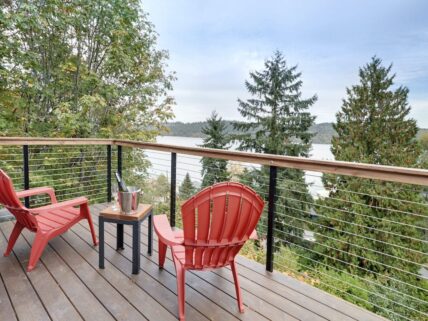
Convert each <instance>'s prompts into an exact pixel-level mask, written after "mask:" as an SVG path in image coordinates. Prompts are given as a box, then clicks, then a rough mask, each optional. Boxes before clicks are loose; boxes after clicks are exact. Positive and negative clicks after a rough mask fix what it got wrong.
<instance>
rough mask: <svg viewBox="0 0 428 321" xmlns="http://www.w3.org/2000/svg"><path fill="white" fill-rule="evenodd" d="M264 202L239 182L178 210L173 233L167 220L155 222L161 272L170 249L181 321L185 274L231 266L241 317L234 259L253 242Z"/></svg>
mask: <svg viewBox="0 0 428 321" xmlns="http://www.w3.org/2000/svg"><path fill="white" fill-rule="evenodd" d="M263 207H264V201H263V200H262V198H261V197H260V196H259V195H257V194H256V192H255V191H254V190H252V189H251V188H249V187H247V186H245V185H242V184H239V183H231V182H225V183H219V184H215V185H213V186H211V187H208V188H206V189H204V190H202V191H200V192H199V193H198V194H196V195H195V196H193V197H191V198H190V199H189V200H187V201H186V202H185V203H184V204H183V205H182V206H181V215H182V218H183V231H181V230H177V229H176V230H172V229H171V227H170V224H169V222H168V218H167V216H166V215H157V216H155V217H154V228H155V231H156V233H157V235H158V238H159V268H163V265H164V263H165V255H166V250H167V246H170V247H171V252H172V257H173V260H174V265H175V270H176V275H177V293H178V311H179V317H180V320H182V321H184V320H185V317H184V305H185V294H184V288H185V272H186V270H206V269H215V268H221V267H224V266H227V265H230V267H231V269H232V273H233V279H234V281H235V290H236V296H237V299H238V308H239V311H240V312H241V313H243V312H244V306H243V304H242V297H241V289H240V287H239V281H238V273H237V271H236V263H235V256H236V255H237V254H238V252H239V250H240V249H241V248H242V246H243V245H244V243H245V242H246V241H247V240H248V239H255V238H257V233H256V231H255V227H256V225H257V222H258V221H259V218H260V215H261V213H262V211H263Z"/></svg>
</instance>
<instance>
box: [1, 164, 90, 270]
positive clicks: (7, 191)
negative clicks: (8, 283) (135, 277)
mask: <svg viewBox="0 0 428 321" xmlns="http://www.w3.org/2000/svg"><path fill="white" fill-rule="evenodd" d="M40 194H48V195H49V196H50V199H51V203H52V204H50V205H47V206H43V207H39V208H31V209H29V208H26V207H25V206H24V205H22V203H21V202H20V201H19V199H20V198H24V197H27V196H33V195H40ZM0 204H1V205H3V206H4V207H5V208H7V209H8V210H9V211H10V212H11V213H12V214H13V215H14V216H15V217H16V223H15V226H14V228H13V230H12V233H11V234H10V237H9V243H8V245H7V249H6V252H4V255H5V256H8V255H9V254H10V252H11V251H12V249H13V246H14V245H15V242H16V240H17V239H18V237H19V235H20V234H21V232H22V230H23V229H24V228H27V229H29V230H30V231H32V232H35V233H36V237H35V239H34V242H33V246H32V248H31V254H30V261H29V262H28V267H27V271H28V272H30V271H31V270H32V269H34V267H35V266H36V264H37V261H38V260H39V258H40V256H41V255H42V253H43V250H44V248H45V247H46V245H47V243H48V242H49V240H51V239H53V238H54V237H56V236H58V235H60V234H62V233H64V232H66V231H67V230H68V229H69V228H70V227H72V226H73V225H74V224H76V223H77V222H79V221H80V220H82V219H87V220H88V222H89V227H90V229H91V233H92V241H93V242H94V245H97V244H98V242H97V238H96V236H95V230H94V225H93V224H92V218H91V214H90V212H89V205H88V200H87V199H86V198H85V197H78V198H76V199H73V200H69V201H65V202H61V203H58V202H57V199H56V196H55V191H54V189H53V188H51V187H38V188H33V189H29V190H25V191H21V192H16V191H15V189H14V187H13V183H12V180H11V179H10V178H9V176H7V174H6V173H5V172H4V171H2V170H1V169H0ZM76 206H79V208H76Z"/></svg>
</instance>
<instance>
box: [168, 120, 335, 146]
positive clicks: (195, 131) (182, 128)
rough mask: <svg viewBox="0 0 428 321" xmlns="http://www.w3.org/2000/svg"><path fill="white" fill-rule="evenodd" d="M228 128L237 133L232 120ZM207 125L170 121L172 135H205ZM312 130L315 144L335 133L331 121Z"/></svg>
mask: <svg viewBox="0 0 428 321" xmlns="http://www.w3.org/2000/svg"><path fill="white" fill-rule="evenodd" d="M225 123H226V130H227V133H228V134H234V133H237V132H236V131H235V130H234V129H233V126H232V122H231V121H228V120H226V121H225ZM204 126H206V122H195V123H182V122H173V123H168V124H167V127H168V128H169V133H168V134H167V135H170V136H184V137H204V135H203V134H202V128H203V127H204ZM311 131H312V132H314V133H316V135H315V137H314V140H313V142H314V143H315V144H329V143H330V141H331V138H332V137H333V135H334V133H335V132H334V129H333V127H332V124H331V123H321V124H316V125H314V126H313V127H312V128H311Z"/></svg>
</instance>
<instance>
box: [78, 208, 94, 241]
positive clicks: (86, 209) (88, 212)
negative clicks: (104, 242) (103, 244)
mask: <svg viewBox="0 0 428 321" xmlns="http://www.w3.org/2000/svg"><path fill="white" fill-rule="evenodd" d="M81 206H82V208H81V211H83V212H84V213H83V215H84V216H85V217H86V219H87V220H88V223H89V229H90V230H91V235H92V242H94V246H97V245H98V241H97V236H96V234H95V228H94V223H92V216H91V211H90V210H89V205H88V204H84V205H81Z"/></svg>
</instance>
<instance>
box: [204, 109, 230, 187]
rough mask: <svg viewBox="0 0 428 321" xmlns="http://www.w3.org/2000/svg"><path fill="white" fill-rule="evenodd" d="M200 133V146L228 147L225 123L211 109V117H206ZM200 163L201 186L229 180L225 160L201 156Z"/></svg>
mask: <svg viewBox="0 0 428 321" xmlns="http://www.w3.org/2000/svg"><path fill="white" fill-rule="evenodd" d="M202 133H203V134H204V135H205V138H204V141H203V144H202V145H200V146H201V147H205V148H217V149H228V148H229V138H228V135H227V134H226V125H225V124H224V121H223V120H222V118H221V117H219V116H218V114H217V113H216V112H215V111H213V113H212V114H211V117H210V118H208V119H207V125H206V126H205V127H203V128H202ZM201 163H202V187H207V186H210V185H212V184H215V183H219V182H224V181H228V180H229V173H228V172H227V161H226V160H223V159H215V158H210V157H203V158H202V159H201Z"/></svg>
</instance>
